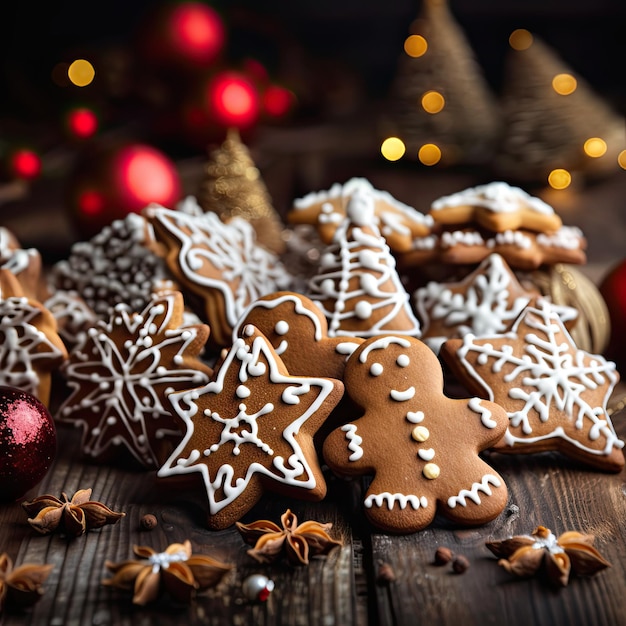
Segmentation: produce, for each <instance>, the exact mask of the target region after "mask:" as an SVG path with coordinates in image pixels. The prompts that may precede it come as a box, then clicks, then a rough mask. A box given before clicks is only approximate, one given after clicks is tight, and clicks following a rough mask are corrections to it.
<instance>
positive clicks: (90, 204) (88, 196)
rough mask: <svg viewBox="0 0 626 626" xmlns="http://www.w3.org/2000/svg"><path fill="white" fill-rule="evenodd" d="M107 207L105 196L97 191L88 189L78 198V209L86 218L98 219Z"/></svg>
mask: <svg viewBox="0 0 626 626" xmlns="http://www.w3.org/2000/svg"><path fill="white" fill-rule="evenodd" d="M105 206H106V200H105V198H104V194H103V193H101V192H100V191H97V190H95V189H86V190H84V191H83V192H82V193H80V194H79V196H78V200H77V208H78V210H79V211H80V213H82V214H83V215H84V216H85V217H88V218H93V217H97V216H98V215H100V214H101V213H102V212H103V211H104V208H105Z"/></svg>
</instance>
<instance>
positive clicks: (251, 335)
mask: <svg viewBox="0 0 626 626" xmlns="http://www.w3.org/2000/svg"><path fill="white" fill-rule="evenodd" d="M342 395H343V384H342V383H341V382H340V381H338V380H333V379H331V378H317V377H309V376H291V375H290V374H289V372H288V371H287V368H286V367H285V365H284V363H283V362H282V360H281V358H280V357H279V356H278V355H277V354H276V351H275V350H274V348H272V346H271V345H270V343H269V342H268V340H267V339H266V338H265V337H264V336H263V334H262V333H260V332H259V331H258V330H257V329H256V328H254V326H252V325H248V326H246V327H244V328H243V329H242V332H241V337H238V338H237V339H235V341H234V343H233V345H232V347H231V348H230V350H228V351H226V350H224V353H223V355H222V357H221V359H220V361H219V363H218V364H217V365H216V369H215V372H214V376H213V377H212V379H211V381H210V382H209V383H208V384H206V385H205V386H204V387H200V388H198V389H191V390H188V391H181V392H177V393H173V394H170V395H169V400H170V402H171V404H172V406H173V408H174V411H175V413H176V414H177V415H178V416H179V417H180V418H181V419H182V420H183V421H184V423H185V425H186V427H187V432H186V434H185V436H184V439H183V440H182V442H181V443H180V444H179V445H178V447H177V448H176V450H175V451H174V453H173V454H172V455H171V456H170V458H169V459H168V460H167V462H166V463H165V464H164V465H163V467H161V469H160V470H159V472H158V476H160V477H173V476H180V475H184V474H189V473H196V472H197V473H199V474H200V476H201V477H202V479H203V481H204V486H205V489H206V494H207V499H208V521H207V523H208V526H209V527H210V528H212V529H215V530H217V529H223V528H226V527H228V526H231V525H232V524H234V523H235V522H236V521H238V520H240V519H241V517H242V516H243V515H244V514H245V513H247V512H248V511H249V510H250V509H251V508H252V507H253V506H254V505H255V504H256V503H257V502H258V500H259V499H260V498H261V497H262V495H263V493H264V492H265V491H266V490H269V491H275V492H279V493H282V494H284V495H287V496H291V497H293V498H296V499H305V500H321V499H322V498H323V497H324V496H325V495H326V483H325V481H324V477H323V475H322V470H321V468H320V465H319V462H318V459H317V454H316V451H315V446H314V443H313V435H314V434H315V432H316V431H317V430H318V429H319V428H320V426H321V425H322V424H323V423H324V420H325V419H326V418H327V416H328V415H329V413H330V412H331V411H332V409H333V408H334V407H335V405H336V404H337V403H338V402H339V400H340V399H341V397H342Z"/></svg>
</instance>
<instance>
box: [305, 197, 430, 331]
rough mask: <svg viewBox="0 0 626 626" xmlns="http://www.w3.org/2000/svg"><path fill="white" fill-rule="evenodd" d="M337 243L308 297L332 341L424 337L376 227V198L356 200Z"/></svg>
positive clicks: (322, 261)
mask: <svg viewBox="0 0 626 626" xmlns="http://www.w3.org/2000/svg"><path fill="white" fill-rule="evenodd" d="M345 213H346V216H345V218H343V219H342V221H341V222H340V223H339V225H338V226H337V229H336V230H335V233H334V236H333V242H332V243H331V244H330V245H329V246H328V247H327V248H326V250H323V251H322V255H321V258H320V264H319V270H318V273H317V274H316V275H315V276H313V277H312V278H311V280H310V281H309V293H308V294H307V295H308V296H309V297H310V298H311V299H312V300H314V301H315V302H316V303H317V304H318V305H319V306H320V308H321V310H322V312H323V313H324V315H325V316H326V319H327V320H328V335H329V336H330V337H334V336H337V335H350V336H356V337H371V336H375V335H381V334H384V333H391V332H393V333H399V334H402V335H412V336H414V337H418V336H419V335H420V326H419V322H418V320H417V319H416V317H415V315H414V314H413V311H412V309H411V306H410V302H409V295H408V293H407V291H406V289H405V288H404V286H403V285H402V282H401V281H400V277H399V276H398V273H397V270H396V262H395V259H394V257H393V256H392V254H391V251H390V249H389V246H388V245H387V243H386V241H385V238H384V237H383V236H382V235H381V234H380V230H379V229H378V227H377V225H376V217H375V216H376V212H375V198H374V196H373V195H372V194H371V193H370V192H369V191H368V190H367V189H365V188H359V189H357V190H355V192H354V193H353V194H352V195H351V197H350V200H349V202H348V204H347V206H346V209H345Z"/></svg>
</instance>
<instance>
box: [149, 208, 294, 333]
mask: <svg viewBox="0 0 626 626" xmlns="http://www.w3.org/2000/svg"><path fill="white" fill-rule="evenodd" d="M144 215H145V216H146V218H147V219H150V220H154V221H158V222H159V223H160V224H161V226H162V227H163V228H165V229H166V230H167V231H168V233H170V235H171V236H173V237H175V238H176V240H177V241H178V242H179V243H180V249H179V252H178V256H177V258H176V260H177V263H178V266H179V268H180V271H181V272H182V274H183V276H184V277H185V280H186V281H187V282H188V284H189V285H191V286H192V287H193V288H195V289H196V291H200V292H202V291H204V290H205V289H207V288H208V289H213V290H217V291H218V292H219V293H220V294H221V295H222V297H223V299H224V312H225V316H226V322H227V323H228V325H229V326H230V327H231V328H234V327H235V325H236V324H237V321H238V320H239V319H240V317H241V315H242V314H243V312H244V311H245V309H246V308H247V307H248V306H249V305H250V303H251V302H254V301H255V300H258V299H259V298H260V297H261V296H263V295H266V294H268V293H273V292H275V291H280V289H284V288H287V287H288V286H289V285H290V284H291V277H290V275H289V273H288V272H287V270H286V269H285V268H284V267H283V265H282V264H281V263H280V261H279V259H278V257H276V255H274V254H273V253H271V252H269V251H268V250H266V249H265V248H263V247H262V246H260V245H258V244H257V242H256V234H255V231H254V228H253V227H252V225H251V224H249V223H248V222H246V221H245V220H244V219H243V218H239V217H234V218H232V219H231V220H230V221H229V222H228V223H225V222H223V221H222V220H221V219H220V218H219V216H218V215H217V214H216V213H213V212H212V211H208V212H206V213H202V214H201V215H189V214H187V213H184V212H181V211H172V210H170V209H166V208H164V207H161V206H158V205H150V206H148V207H146V208H145V209H144ZM204 268H210V270H211V271H210V272H204V271H203V269H204ZM216 273H217V276H216ZM232 282H234V283H235V286H234V287H233V286H231V283H232Z"/></svg>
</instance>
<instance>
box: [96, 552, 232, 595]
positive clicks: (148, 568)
mask: <svg viewBox="0 0 626 626" xmlns="http://www.w3.org/2000/svg"><path fill="white" fill-rule="evenodd" d="M133 552H134V554H135V556H137V557H140V559H139V560H136V559H129V560H127V561H122V562H120V563H113V562H111V561H107V562H106V563H105V565H106V567H107V569H109V571H111V572H112V573H113V577H112V578H108V579H105V580H103V581H102V584H103V585H107V586H110V587H116V588H118V589H125V590H130V591H133V604H138V605H145V604H148V603H150V602H154V601H155V600H156V599H157V598H158V597H159V595H161V594H162V593H164V592H167V593H169V594H170V596H171V597H172V598H174V600H176V601H178V602H190V601H191V599H192V598H193V596H194V594H195V593H196V592H198V591H203V590H205V589H209V588H210V587H214V586H215V585H217V584H218V583H219V582H220V581H221V580H222V578H223V577H224V576H225V575H226V574H227V573H228V572H229V571H230V570H231V569H232V566H231V565H227V564H225V563H222V562H220V561H218V560H216V559H213V558H211V557H210V556H206V555H204V554H195V555H192V550H191V542H190V541H188V540H186V541H185V542H184V543H173V544H171V545H169V546H168V547H167V548H166V549H165V552H156V551H155V550H153V549H152V548H150V547H148V546H133Z"/></svg>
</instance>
